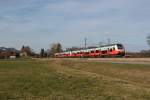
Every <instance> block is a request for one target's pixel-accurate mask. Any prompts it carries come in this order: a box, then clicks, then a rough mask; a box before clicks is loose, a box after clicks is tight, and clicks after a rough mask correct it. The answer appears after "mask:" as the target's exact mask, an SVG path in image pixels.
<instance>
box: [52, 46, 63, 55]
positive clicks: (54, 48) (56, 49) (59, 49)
mask: <svg viewBox="0 0 150 100" xmlns="http://www.w3.org/2000/svg"><path fill="white" fill-rule="evenodd" d="M60 52H62V46H61V44H60V43H53V44H52V46H51V48H50V56H52V57H53V56H54V54H55V53H60Z"/></svg>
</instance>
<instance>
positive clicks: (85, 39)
mask: <svg viewBox="0 0 150 100" xmlns="http://www.w3.org/2000/svg"><path fill="white" fill-rule="evenodd" d="M86 41H87V38H86V37H85V38H84V42H85V49H86V45H87V44H86Z"/></svg>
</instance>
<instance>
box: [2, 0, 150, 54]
mask: <svg viewBox="0 0 150 100" xmlns="http://www.w3.org/2000/svg"><path fill="white" fill-rule="evenodd" d="M149 5H150V1H149V0H136V1H131V0H109V1H106V0H92V1H91V0H86V1H85V0H57V1H56V0H30V1H26V0H21V1H20V0H13V1H12V0H4V1H3V0H1V1H0V9H1V10H0V35H1V36H0V47H13V48H16V49H19V50H20V49H21V47H22V46H23V45H25V46H30V47H31V48H32V49H33V50H34V51H35V52H39V51H40V50H41V49H42V48H44V49H49V48H50V44H52V43H55V42H59V43H61V44H62V47H63V48H69V47H73V46H78V47H84V38H85V37H86V38H87V45H88V46H92V45H98V43H99V42H103V43H107V40H108V39H110V40H111V42H112V43H118V42H119V43H122V44H123V45H124V46H125V48H126V50H127V51H134V52H138V51H141V50H148V49H149V46H148V44H147V42H146V37H147V36H148V35H150V29H149V26H150V20H149V17H150V13H149V11H150V6H149Z"/></svg>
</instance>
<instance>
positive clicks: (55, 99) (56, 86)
mask: <svg viewBox="0 0 150 100" xmlns="http://www.w3.org/2000/svg"><path fill="white" fill-rule="evenodd" d="M149 72H150V67H149V66H148V65H142V64H141V65H139V64H113V63H102V62H84V61H78V60H75V61H73V60H67V59H66V60H61V59H51V60H26V61H24V60H23V61H22V60H19V61H0V99H1V100H8V99H9V100H11V99H12V100H149V99H150V73H149Z"/></svg>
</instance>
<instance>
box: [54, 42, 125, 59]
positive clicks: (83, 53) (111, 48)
mask: <svg viewBox="0 0 150 100" xmlns="http://www.w3.org/2000/svg"><path fill="white" fill-rule="evenodd" d="M124 55H125V49H124V46H123V45H122V44H111V45H104V46H100V47H97V48H92V49H82V50H76V51H67V52H61V53H55V57H58V58H74V57H76V58H77V57H78V58H79V57H80V58H82V57H83V58H84V57H123V56H124Z"/></svg>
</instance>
